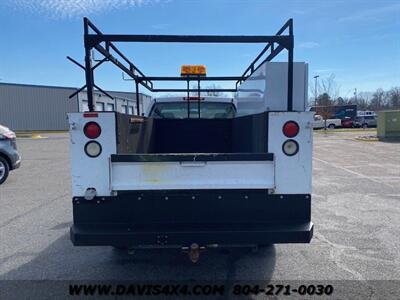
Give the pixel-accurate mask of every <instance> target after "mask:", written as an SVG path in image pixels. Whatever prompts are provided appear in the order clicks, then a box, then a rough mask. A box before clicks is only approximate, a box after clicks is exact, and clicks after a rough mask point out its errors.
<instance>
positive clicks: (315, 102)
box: [314, 75, 319, 106]
mask: <svg viewBox="0 0 400 300" xmlns="http://www.w3.org/2000/svg"><path fill="white" fill-rule="evenodd" d="M318 77H319V75H315V76H314V79H315V91H314V92H315V101H314V106H317V87H318Z"/></svg>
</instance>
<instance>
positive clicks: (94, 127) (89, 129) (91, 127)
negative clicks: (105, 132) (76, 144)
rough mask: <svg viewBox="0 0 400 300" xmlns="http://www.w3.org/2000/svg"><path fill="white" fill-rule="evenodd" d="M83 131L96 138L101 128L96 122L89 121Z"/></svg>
mask: <svg viewBox="0 0 400 300" xmlns="http://www.w3.org/2000/svg"><path fill="white" fill-rule="evenodd" d="M83 132H84V133H85V135H86V137H88V138H89V139H96V138H98V137H99V136H100V134H101V128H100V125H99V124H97V123H96V122H89V123H86V125H85V128H83Z"/></svg>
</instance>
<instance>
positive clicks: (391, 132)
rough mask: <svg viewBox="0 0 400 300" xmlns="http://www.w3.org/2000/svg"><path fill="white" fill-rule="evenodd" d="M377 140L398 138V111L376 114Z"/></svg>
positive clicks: (399, 121) (399, 120) (399, 111)
mask: <svg viewBox="0 0 400 300" xmlns="http://www.w3.org/2000/svg"><path fill="white" fill-rule="evenodd" d="M378 138H379V139H388V138H400V110H386V111H380V112H378Z"/></svg>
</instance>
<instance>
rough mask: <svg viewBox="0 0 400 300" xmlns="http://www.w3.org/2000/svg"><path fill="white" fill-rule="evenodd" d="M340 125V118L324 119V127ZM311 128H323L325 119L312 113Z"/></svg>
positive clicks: (330, 127) (331, 127) (332, 127)
mask: <svg viewBox="0 0 400 300" xmlns="http://www.w3.org/2000/svg"><path fill="white" fill-rule="evenodd" d="M340 126H342V121H341V120H340V119H327V120H326V128H329V129H334V128H336V127H340ZM313 128H314V129H321V128H325V120H324V118H323V117H322V116H320V115H314V121H313Z"/></svg>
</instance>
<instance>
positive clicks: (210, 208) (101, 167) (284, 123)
mask: <svg viewBox="0 0 400 300" xmlns="http://www.w3.org/2000/svg"><path fill="white" fill-rule="evenodd" d="M84 28H85V36H84V38H85V54H86V56H85V66H81V67H83V68H84V69H85V74H86V85H85V86H84V87H83V88H82V89H84V88H86V90H87V92H88V104H89V105H88V106H89V111H87V112H78V113H70V114H69V124H70V136H71V145H70V149H71V150H70V151H71V166H72V195H73V198H72V204H73V225H72V226H71V231H70V233H71V240H72V242H73V244H74V245H76V246H114V247H117V248H126V249H137V248H152V247H159V248H163V247H169V248H171V247H175V248H178V249H183V250H187V251H188V253H189V256H190V258H191V260H192V261H196V260H197V259H198V257H199V253H200V250H202V249H207V248H212V247H234V246H243V247H258V246H260V245H267V244H271V243H309V242H310V240H311V238H312V235H313V224H312V222H311V176H312V166H311V163H312V122H313V112H306V111H305V107H306V99H307V86H308V85H307V78H308V74H307V72H308V71H307V70H308V66H307V64H305V63H300V62H299V63H298V62H296V63H293V25H292V20H289V21H288V22H287V23H286V24H285V25H284V26H283V27H282V28H281V29H280V30H279V31H278V33H277V34H276V35H274V36H187V35H186V36H168V35H151V36H148V35H108V34H103V33H102V32H101V31H100V30H99V29H97V28H96V27H95V26H94V25H93V24H92V23H91V22H90V21H89V20H88V19H85V20H84ZM128 41H129V42H183V43H196V42H201V43H266V46H265V48H264V49H263V50H262V52H261V53H260V55H258V56H257V58H256V59H255V60H254V61H253V62H252V63H251V65H250V66H249V68H247V69H246V71H245V72H244V74H243V75H241V76H219V77H209V76H207V75H206V69H205V67H204V66H190V65H189V66H188V65H187V66H183V67H182V71H181V76H179V77H155V76H145V75H144V74H143V73H142V72H141V71H140V70H139V69H138V68H137V67H136V66H135V65H134V64H133V63H132V62H130V61H129V60H128V59H127V58H126V56H124V55H123V54H122V52H120V51H119V50H118V48H117V47H116V46H115V45H114V42H128ZM92 50H96V51H98V52H99V53H101V54H102V55H103V56H104V59H103V60H100V61H98V62H97V63H96V64H95V65H92V63H93V61H92V56H91V55H92ZM284 50H286V51H287V53H288V62H270V61H271V60H272V59H273V58H274V57H275V56H276V55H278V54H279V53H280V52H282V51H284ZM116 56H118V59H117V58H116ZM71 60H72V59H71ZM73 61H74V60H73ZM106 61H108V62H111V63H113V64H114V65H116V66H117V67H118V68H120V69H121V70H122V71H123V72H125V73H126V74H127V75H128V76H130V77H131V78H132V79H133V80H134V82H135V84H136V92H137V95H138V88H139V86H143V87H145V88H147V89H148V90H150V91H152V92H154V93H157V92H175V93H182V92H183V93H184V94H183V96H179V97H178V96H176V97H171V98H166V97H155V98H154V99H153V100H152V102H151V104H150V106H149V109H148V110H147V111H146V112H145V113H142V112H140V111H139V109H138V108H139V107H140V105H139V98H137V111H136V115H129V114H122V113H118V112H105V111H95V110H94V108H95V103H94V101H93V89H94V88H97V89H98V90H100V91H102V90H101V89H100V88H99V87H98V86H96V85H95V84H94V80H93V78H94V75H93V70H94V69H95V68H97V67H98V66H99V65H100V64H101V63H103V62H106ZM74 62H75V63H77V62H76V61H74ZM158 81H181V82H184V83H186V86H187V88H186V89H180V88H174V89H165V88H156V87H155V86H153V83H154V82H158ZM203 81H236V85H235V87H234V88H232V89H225V88H220V89H212V91H215V90H217V91H219V92H234V95H235V96H234V97H233V98H222V97H212V96H203V95H205V94H206V93H207V92H210V89H206V88H205V89H204V88H201V87H200V83H201V82H203ZM190 82H197V83H198V86H197V89H196V88H189V86H190ZM104 93H105V94H106V95H108V94H107V93H106V92H104Z"/></svg>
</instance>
